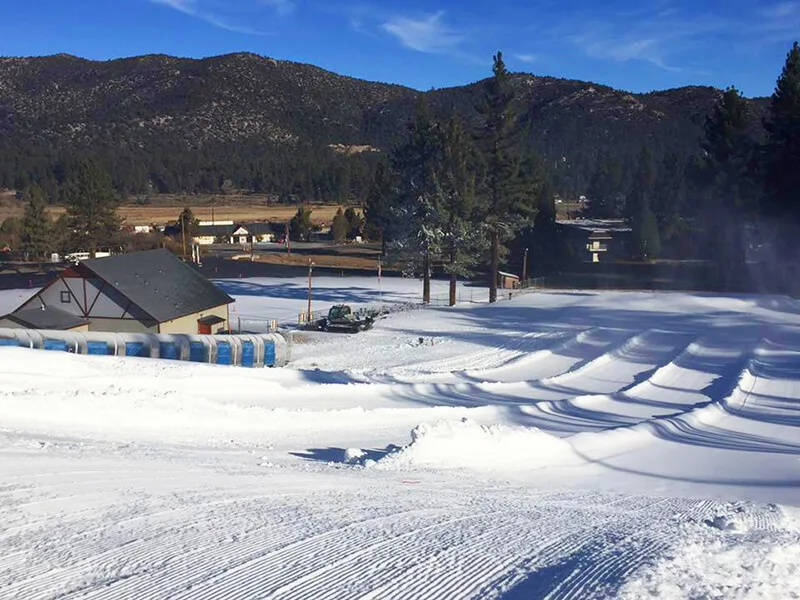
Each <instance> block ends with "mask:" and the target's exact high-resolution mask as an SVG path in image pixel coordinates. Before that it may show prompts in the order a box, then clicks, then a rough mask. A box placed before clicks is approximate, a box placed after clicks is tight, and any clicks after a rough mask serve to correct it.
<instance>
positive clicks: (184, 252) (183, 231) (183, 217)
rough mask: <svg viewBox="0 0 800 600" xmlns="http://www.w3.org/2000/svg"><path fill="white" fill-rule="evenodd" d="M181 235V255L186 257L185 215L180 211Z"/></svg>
mask: <svg viewBox="0 0 800 600" xmlns="http://www.w3.org/2000/svg"><path fill="white" fill-rule="evenodd" d="M181 237H182V238H183V257H184V258H186V215H185V214H184V213H181Z"/></svg>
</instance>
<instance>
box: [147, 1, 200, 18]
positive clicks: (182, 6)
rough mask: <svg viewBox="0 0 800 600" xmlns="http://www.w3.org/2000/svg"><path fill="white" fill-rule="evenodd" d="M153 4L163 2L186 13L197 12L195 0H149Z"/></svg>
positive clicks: (192, 13)
mask: <svg viewBox="0 0 800 600" xmlns="http://www.w3.org/2000/svg"><path fill="white" fill-rule="evenodd" d="M150 2H152V3H154V4H164V5H166V6H169V7H170V8H174V9H175V10H178V11H180V12H182V13H185V14H187V15H195V14H197V0H150Z"/></svg>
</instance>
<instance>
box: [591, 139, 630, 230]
mask: <svg viewBox="0 0 800 600" xmlns="http://www.w3.org/2000/svg"><path fill="white" fill-rule="evenodd" d="M588 194H589V204H588V205H587V206H586V209H585V211H584V214H585V215H586V216H587V217H591V218H593V219H618V218H619V217H620V216H621V215H622V211H623V209H624V197H625V195H624V193H623V184H622V165H621V164H620V163H619V161H618V160H615V159H614V158H613V157H612V156H611V155H610V154H608V153H602V154H601V155H600V156H599V158H598V160H597V163H596V167H595V171H594V173H593V174H592V178H591V181H590V182H589V189H588Z"/></svg>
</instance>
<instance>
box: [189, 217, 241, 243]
mask: <svg viewBox="0 0 800 600" xmlns="http://www.w3.org/2000/svg"><path fill="white" fill-rule="evenodd" d="M234 229H235V228H234V225H233V221H200V223H199V225H198V227H197V235H195V236H193V237H192V241H193V242H194V243H195V244H199V245H200V246H210V245H211V244H219V243H223V244H228V243H233V242H231V241H230V240H231V238H232V236H233V231H234ZM177 233H178V235H180V228H178V230H177Z"/></svg>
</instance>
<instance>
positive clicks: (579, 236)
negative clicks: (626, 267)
mask: <svg viewBox="0 0 800 600" xmlns="http://www.w3.org/2000/svg"><path fill="white" fill-rule="evenodd" d="M557 224H558V227H559V230H560V232H561V234H562V236H563V238H564V239H565V240H566V242H567V244H568V245H569V247H570V248H571V249H572V254H573V255H574V256H575V257H576V258H578V259H579V260H581V261H582V262H593V263H598V262H601V260H603V261H605V260H608V259H620V258H628V257H629V241H630V237H631V228H630V226H629V225H628V224H627V223H626V222H625V221H622V220H616V219H613V220H612V219H608V220H603V219H598V220H595V219H574V220H569V221H558V222H557Z"/></svg>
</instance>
